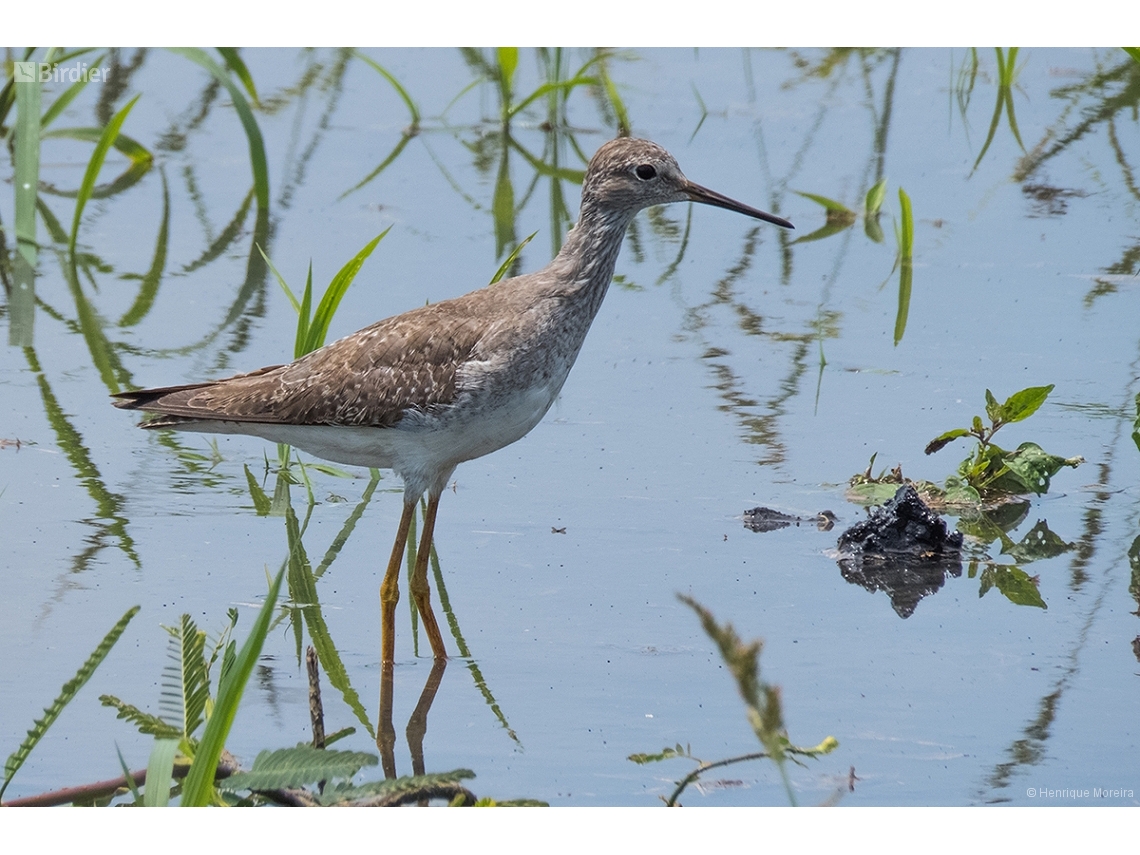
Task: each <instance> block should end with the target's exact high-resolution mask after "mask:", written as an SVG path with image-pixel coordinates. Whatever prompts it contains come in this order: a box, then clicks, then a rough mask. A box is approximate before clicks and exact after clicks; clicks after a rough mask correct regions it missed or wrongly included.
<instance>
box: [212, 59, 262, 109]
mask: <svg viewBox="0 0 1140 855" xmlns="http://www.w3.org/2000/svg"><path fill="white" fill-rule="evenodd" d="M216 50H217V51H218V53H220V54H221V55H222V59H224V60H225V61H226V67H227V68H228V69H229V70H230V71H232V72H233V73H234V75H235V76H236V77H237V79H238V80H240V81H241V85H242V86H244V87H245V91H246V92H248V93H249V97H250V98H252V99H253V103H254V104H257V103H258V102H259V100H260V99H258V97H257V87H256V86H254V85H253V75H252V74H250V73H249V69H248V68H246V65H245V61H244V60H243V59H242V58H241V54H239V53H238V52H237V50H236V49H235V48H224V47H220V48H216Z"/></svg>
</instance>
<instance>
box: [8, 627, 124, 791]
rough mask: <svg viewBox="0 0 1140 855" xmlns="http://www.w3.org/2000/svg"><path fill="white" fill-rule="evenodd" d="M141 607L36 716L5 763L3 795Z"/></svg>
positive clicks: (104, 639)
mask: <svg viewBox="0 0 1140 855" xmlns="http://www.w3.org/2000/svg"><path fill="white" fill-rule="evenodd" d="M139 608H140V606H134V607H132V608H130V609H127V613H126V614H124V615H123V616H122V617H121V618H119V621H118V623H116V624H115V625H114V626H113V627H111V631H110V632H108V633H107V634H106V635H105V636H104V637H103V640H102V641H100V642H99V645H98V646H97V647H96V648H95V649H94V650H93V651H92V652H91V655H90V656H88V657H87V661H86V662H84V663H83V665H82V666H80V668H79V670H78V671H76V672H75V676H74V677H72V678H71V679H70V680H68V681H67V682H66V683H64V684H63V688H62V689H60V692H59V697H57V698H56V699H55V700H54V701H53V702H52V704H51V706H49V707H46V708H45V709H44V715H43V718H40V719H36V721H35V723H34V724H33V725H32V728H31V729H30V730H29V731H28V735H27V736H26V737H24V741H23V742H21V743H20V747H19V748H17V749H16V750H15V751H13V752H12V754H11V755H10V756H9V757H8V759H7V760H6V761H5V763H4V783H3V785H0V796H2V795H3V794H4V790H6V789H7V788H8V784H9V783H10V782H11V780H12V776H13V775H15V774H16V772H17V771H18V770H19V768H20V767H21V766H23V765H24V761H25V760H27V759H28V755H29V754H31V753H32V749H33V748H35V747H36V745H38V744H39V741H40V740H41V739H43V738H44V734H45V733H47V731H48V728H50V727H51V726H52V724H54V723H55V720H56V719H57V718H59V714H60V713H61V712H63V708H64V707H66V706H67V705H68V704H69V703H70V702H71V699H72V698H74V697H75V696H76V695H77V694H78V693H79V690H80V689H82V688H83V685H84V684H85V683H86V682H87V681H88V680H89V679H91V675H92V674H94V673H95V669H96V668H98V667H99V665H100V663H102V661H103V660H104V659H106V658H107V654H108V653H110V652H111V648H112V647H114V646H115V642H116V641H118V640H119V636H121V635H122V634H123V631H124V630H125V629H126V628H127V624H128V623H130V622H131V618H133V617H134V616H135V615H137V614H138V612H139Z"/></svg>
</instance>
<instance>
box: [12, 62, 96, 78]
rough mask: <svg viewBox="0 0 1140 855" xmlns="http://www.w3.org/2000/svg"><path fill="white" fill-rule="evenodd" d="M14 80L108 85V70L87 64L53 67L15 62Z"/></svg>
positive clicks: (45, 63) (76, 63)
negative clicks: (90, 66)
mask: <svg viewBox="0 0 1140 855" xmlns="http://www.w3.org/2000/svg"><path fill="white" fill-rule="evenodd" d="M12 79H13V80H15V81H16V82H17V83H36V82H39V83H79V82H80V81H82V82H84V83H106V82H107V69H105V68H88V67H87V63H85V62H79V61H78V60H76V61H75V63H74V64H72V65H53V64H52V63H50V62H13V63H12Z"/></svg>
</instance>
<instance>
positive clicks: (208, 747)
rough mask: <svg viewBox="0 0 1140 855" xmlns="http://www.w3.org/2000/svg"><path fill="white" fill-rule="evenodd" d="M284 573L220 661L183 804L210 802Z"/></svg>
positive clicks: (183, 793) (279, 574) (199, 804)
mask: <svg viewBox="0 0 1140 855" xmlns="http://www.w3.org/2000/svg"><path fill="white" fill-rule="evenodd" d="M284 575H285V571H284V570H282V571H281V572H279V573H278V574H277V578H275V579H274V580H273V582H272V584H271V585H270V586H269V593H268V595H267V596H266V598H265V603H264V604H263V605H262V607H261V611H259V612H258V615H257V619H256V620H255V621H254V622H253V627H252V628H251V629H250V631H249V637H248V638H247V639H246V640H245V644H243V645H242V648H241V651H240V652H239V653H238V654H237V655H236V656H235V657H234V658H233V659H232V660H231V661H230V663H229V664H228V667H227V661H226V660H228V659H229V656H230V651H229V650H227V651H226V656H225V658H223V661H222V675H221V679H220V683H221V686H220V688H219V690H218V698H217V701H216V702H215V703H214V710H213V712H212V713H211V715H210V720H209V721H208V722H206V731H205V733H203V734H202V741H201V742H200V743H199V745H198V752H197V753H196V754H195V755H194V762H193V763H192V764H191V766H190V772H189V774H187V776H186V780H185V781H184V782H183V785H182V805H183V806H184V807H203V806H205V805H207V804H209V803H210V800H211V798H212V795H213V791H214V772H215V770H216V769H217V768H218V760H219V759H220V758H221V756H222V749H223V748H224V747H225V743H226V737H227V736H228V735H229V732H230V727H232V726H233V723H234V717H235V716H236V715H237V710H238V705H239V704H240V703H241V696H242V693H243V692H244V691H245V684H246V683H247V682H248V681H249V677H250V675H251V674H252V673H253V668H254V666H255V665H256V664H257V657H258V656H259V655H260V654H261V646H262V644H264V643H265V636H266V634H267V633H268V632H269V619H270V618H271V617H272V616H273V609H274V608H275V607H276V605H277V592H278V591H279V590H280V589H281V579H282V578H283V577H284ZM231 644H232V643H231Z"/></svg>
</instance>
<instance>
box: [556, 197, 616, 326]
mask: <svg viewBox="0 0 1140 855" xmlns="http://www.w3.org/2000/svg"><path fill="white" fill-rule="evenodd" d="M635 213H636V211H632V210H620V209H613V208H605V207H602V206H600V205H595V204H592V203H591V200H589V199H583V201H582V210H581V212H580V213H579V216H578V222H577V223H576V224H575V225H574V227H573V228H572V229H570V233H569V234H568V235H567V236H566V242H565V243H564V244H563V245H562V250H561V251H560V252H559V253H558V255H557V256H556V257H555V258H554V260H553V261H552V262H551V263H550V268H551V271H552V272H553V273H555V274H556V275H555V279H556V280H557V282H558V290H559V291H560V292H561V295H562V296H565V297H569V298H571V299H575V300H585V301H586V302H587V303H589V304H591V307H592V309H593V312H591V313H590V317H591V318H592V317H593V314H594V313H595V312H597V310H598V308H599V307H600V306H601V302H602V298H603V297H605V295H606V291H607V290H608V288H609V285H610V280H611V279H612V278H613V275H614V266H615V265H616V264H617V257H618V253H619V252H620V251H621V242H622V239H623V238H624V237H625V232H626V229H627V228H628V227H629V223H630V221H631V220H632V219H633V215H634V214H635Z"/></svg>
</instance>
